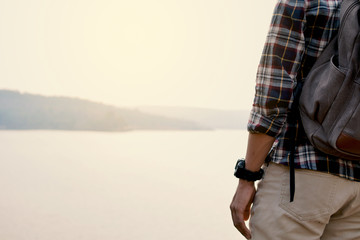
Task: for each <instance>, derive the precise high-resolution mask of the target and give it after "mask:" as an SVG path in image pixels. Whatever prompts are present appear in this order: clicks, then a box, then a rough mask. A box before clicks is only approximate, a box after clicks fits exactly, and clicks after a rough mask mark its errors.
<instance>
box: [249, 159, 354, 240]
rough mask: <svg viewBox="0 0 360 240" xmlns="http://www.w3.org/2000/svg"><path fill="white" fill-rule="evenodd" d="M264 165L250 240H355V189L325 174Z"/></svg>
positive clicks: (338, 178)
mask: <svg viewBox="0 0 360 240" xmlns="http://www.w3.org/2000/svg"><path fill="white" fill-rule="evenodd" d="M295 184H296V190H295V199H294V201H293V202H291V203H290V196H289V168H288V167H286V166H283V165H279V164H275V163H270V164H269V166H268V167H267V168H266V170H265V176H264V179H263V180H262V181H261V182H260V183H259V185H258V191H257V193H256V195H255V199H254V204H253V207H252V211H251V214H252V215H251V219H250V229H251V232H252V236H253V238H252V239H253V240H282V239H283V240H315V239H321V240H360V183H359V182H354V181H349V180H346V179H343V178H340V177H337V176H333V175H330V174H327V173H321V172H316V171H311V170H295Z"/></svg>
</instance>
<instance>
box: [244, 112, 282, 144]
mask: <svg viewBox="0 0 360 240" xmlns="http://www.w3.org/2000/svg"><path fill="white" fill-rule="evenodd" d="M283 126H284V121H282V122H279V120H278V121H275V119H273V118H270V117H267V116H264V115H262V114H260V113H258V112H255V111H254V110H251V113H250V118H249V121H248V124H247V130H248V131H249V132H251V133H264V134H266V135H269V136H271V137H275V138H276V137H277V136H279V134H280V133H281V130H282V128H283Z"/></svg>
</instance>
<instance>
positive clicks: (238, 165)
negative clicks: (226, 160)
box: [235, 160, 245, 170]
mask: <svg viewBox="0 0 360 240" xmlns="http://www.w3.org/2000/svg"><path fill="white" fill-rule="evenodd" d="M241 168H245V161H244V160H238V161H237V163H236V165H235V170H238V169H241Z"/></svg>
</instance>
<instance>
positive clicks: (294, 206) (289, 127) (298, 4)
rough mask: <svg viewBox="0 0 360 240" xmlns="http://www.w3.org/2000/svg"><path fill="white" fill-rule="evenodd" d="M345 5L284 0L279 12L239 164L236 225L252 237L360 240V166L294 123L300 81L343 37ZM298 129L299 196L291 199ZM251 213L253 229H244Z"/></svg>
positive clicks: (259, 74)
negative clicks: (316, 143)
mask: <svg viewBox="0 0 360 240" xmlns="http://www.w3.org/2000/svg"><path fill="white" fill-rule="evenodd" d="M341 2H342V1H341V0H279V2H278V3H277V5H276V7H275V11H274V14H273V18H272V22H271V26H270V30H269V33H268V36H267V41H266V43H265V46H264V50H263V54H262V57H261V61H260V64H259V68H258V72H257V78H256V92H255V98H254V103H253V108H252V111H251V115H250V119H249V123H248V130H249V138H248V147H247V153H246V156H245V161H244V162H241V161H240V162H238V165H237V166H238V168H239V169H241V171H239V172H238V173H239V178H240V179H239V183H238V187H237V190H236V192H235V195H234V198H233V201H232V203H231V206H230V208H231V213H232V219H233V223H234V225H235V227H236V228H237V229H238V230H239V231H240V232H241V233H242V234H243V235H244V236H245V237H246V238H247V239H250V238H251V239H255V240H264V239H269V240H279V239H284V240H285V239H286V240H297V239H299V240H304V239H306V240H309V239H310V240H311V239H321V240H330V239H331V240H332V239H334V240H335V239H336V240H339V239H340V240H356V239H360V184H359V181H360V162H356V161H345V160H342V159H338V158H335V157H332V156H328V155H325V154H324V153H321V152H320V151H318V150H316V149H315V148H314V147H313V146H312V145H311V144H310V142H309V141H308V140H307V138H306V136H305V134H304V130H303V129H302V127H301V123H300V121H299V119H297V120H296V121H295V123H294V122H293V121H289V111H290V109H291V106H292V103H293V97H294V94H293V93H294V89H295V87H296V84H297V82H298V81H301V80H303V79H304V78H305V77H306V76H307V74H308V72H309V70H310V68H311V66H313V64H314V63H315V61H316V59H317V58H318V57H319V55H320V53H321V52H322V50H323V49H324V47H325V46H326V45H327V43H328V42H329V40H330V39H332V37H333V36H335V35H336V33H337V30H338V28H339V23H340V19H339V13H340V5H341ZM293 130H295V131H293ZM292 132H295V133H296V139H297V141H296V146H295V152H294V166H295V168H296V170H295V179H296V195H295V198H294V201H292V202H290V197H289V196H290V192H289V189H290V187H289V167H288V166H289V158H290V154H291V149H292V139H293V138H294V136H293V134H292ZM265 161H266V162H267V164H265V167H264V168H265V174H264V177H263V179H262V180H261V181H260V183H259V185H258V189H257V191H256V190H255V186H254V181H255V180H256V179H259V178H260V177H261V175H262V173H261V170H260V168H261V166H262V165H263V164H264V162H265ZM259 176H260V177H259ZM251 204H253V205H252V207H251ZM250 209H251V219H250V229H251V232H250V230H249V229H248V228H247V227H246V225H245V221H246V220H248V219H249V216H250Z"/></svg>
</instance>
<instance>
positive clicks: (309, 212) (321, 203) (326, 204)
mask: <svg viewBox="0 0 360 240" xmlns="http://www.w3.org/2000/svg"><path fill="white" fill-rule="evenodd" d="M332 180H333V178H332V177H331V176H330V175H328V174H326V173H320V172H316V171H311V170H296V171H295V198H294V201H293V202H290V185H289V173H285V174H283V175H282V187H281V198H280V204H279V206H280V207H281V208H282V209H283V210H284V211H286V212H287V213H289V214H290V215H292V216H293V217H295V218H297V219H298V220H300V221H308V220H314V221H320V222H322V221H327V220H328V219H329V218H330V216H331V209H332V204H333V201H334V194H335V187H336V186H335V185H336V182H335V181H332Z"/></svg>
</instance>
